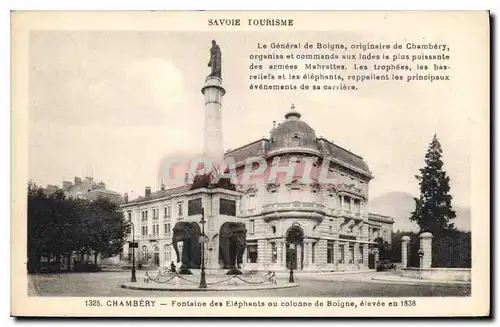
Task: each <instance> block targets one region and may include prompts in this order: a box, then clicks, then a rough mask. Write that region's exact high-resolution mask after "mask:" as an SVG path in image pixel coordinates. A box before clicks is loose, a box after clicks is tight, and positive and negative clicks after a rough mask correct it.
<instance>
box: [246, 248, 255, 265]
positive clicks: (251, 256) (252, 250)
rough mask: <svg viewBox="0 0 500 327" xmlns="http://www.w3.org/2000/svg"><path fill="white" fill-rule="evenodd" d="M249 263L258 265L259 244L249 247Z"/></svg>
mask: <svg viewBox="0 0 500 327" xmlns="http://www.w3.org/2000/svg"><path fill="white" fill-rule="evenodd" d="M247 262H248V263H257V244H255V243H253V244H248V245H247Z"/></svg>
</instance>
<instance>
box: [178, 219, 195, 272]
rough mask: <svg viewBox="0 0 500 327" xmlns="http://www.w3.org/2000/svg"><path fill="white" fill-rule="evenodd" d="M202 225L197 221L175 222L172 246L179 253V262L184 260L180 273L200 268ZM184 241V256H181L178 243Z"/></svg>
mask: <svg viewBox="0 0 500 327" xmlns="http://www.w3.org/2000/svg"><path fill="white" fill-rule="evenodd" d="M200 234H201V233H200V227H199V226H198V224H197V223H196V222H187V221H179V222H177V223H176V224H175V226H174V229H173V235H172V246H173V247H174V251H175V254H176V255H177V262H179V261H181V260H182V265H181V267H180V269H179V273H180V274H191V271H190V270H189V269H199V268H200V265H201V244H200V242H199V239H200ZM179 242H182V257H180V256H179V248H178V244H177V243H179Z"/></svg>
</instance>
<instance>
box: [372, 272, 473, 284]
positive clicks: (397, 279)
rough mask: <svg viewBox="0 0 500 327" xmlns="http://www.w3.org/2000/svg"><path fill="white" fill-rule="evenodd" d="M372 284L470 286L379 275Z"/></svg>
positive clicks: (443, 281) (445, 281)
mask: <svg viewBox="0 0 500 327" xmlns="http://www.w3.org/2000/svg"><path fill="white" fill-rule="evenodd" d="M371 280H372V281H373V282H380V283H386V284H400V285H435V286H450V287H453V286H470V285H471V283H470V282H462V281H449V280H432V279H417V278H407V277H400V276H395V275H380V276H375V277H372V279H371Z"/></svg>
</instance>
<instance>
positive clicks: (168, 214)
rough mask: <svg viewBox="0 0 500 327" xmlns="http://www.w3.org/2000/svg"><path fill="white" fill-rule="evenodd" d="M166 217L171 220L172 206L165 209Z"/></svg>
mask: <svg viewBox="0 0 500 327" xmlns="http://www.w3.org/2000/svg"><path fill="white" fill-rule="evenodd" d="M164 211H165V212H164V217H165V218H170V216H171V215H172V206H171V205H170V204H169V205H168V206H166V207H165V208H164Z"/></svg>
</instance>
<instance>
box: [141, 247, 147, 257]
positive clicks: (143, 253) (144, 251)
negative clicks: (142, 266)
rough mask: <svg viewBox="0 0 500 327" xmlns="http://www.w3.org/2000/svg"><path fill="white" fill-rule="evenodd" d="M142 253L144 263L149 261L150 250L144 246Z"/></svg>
mask: <svg viewBox="0 0 500 327" xmlns="http://www.w3.org/2000/svg"><path fill="white" fill-rule="evenodd" d="M141 250H142V251H141V253H142V258H141V259H142V261H147V260H148V248H147V247H146V246H145V245H143V246H142V248H141Z"/></svg>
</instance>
